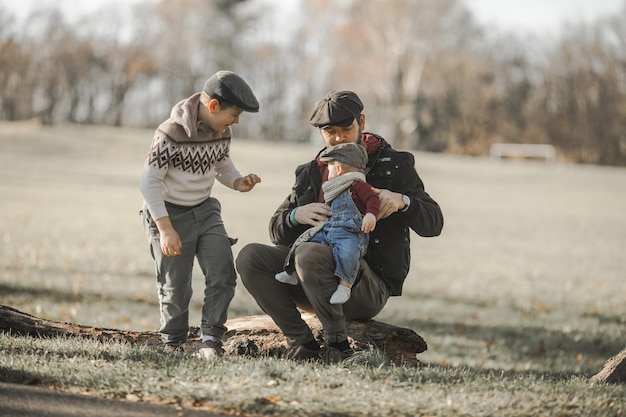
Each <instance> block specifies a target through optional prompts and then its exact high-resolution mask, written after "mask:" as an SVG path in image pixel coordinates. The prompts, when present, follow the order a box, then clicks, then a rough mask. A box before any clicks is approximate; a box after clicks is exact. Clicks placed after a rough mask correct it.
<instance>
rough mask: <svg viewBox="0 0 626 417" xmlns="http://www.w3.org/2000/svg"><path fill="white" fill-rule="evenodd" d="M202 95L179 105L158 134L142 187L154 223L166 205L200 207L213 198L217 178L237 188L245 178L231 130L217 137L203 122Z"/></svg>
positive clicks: (173, 109) (144, 169) (155, 137)
mask: <svg viewBox="0 0 626 417" xmlns="http://www.w3.org/2000/svg"><path fill="white" fill-rule="evenodd" d="M199 102H200V93H196V94H194V95H193V96H191V97H189V98H188V99H185V100H182V101H181V102H179V103H177V104H176V105H175V106H174V107H173V108H172V111H171V113H170V118H169V119H168V120H166V121H165V122H163V123H162V124H161V125H160V126H159V127H158V128H157V130H156V131H155V133H154V137H153V139H152V145H151V146H150V151H149V153H148V157H147V158H146V161H145V163H144V166H143V171H142V173H141V180H140V185H139V188H140V190H141V194H142V195H143V198H144V203H145V205H146V207H147V208H148V210H149V211H150V214H151V216H152V218H153V219H155V220H156V219H159V218H161V217H165V216H167V215H168V214H167V209H166V208H165V201H167V202H169V203H173V204H177V205H181V206H189V207H191V206H195V205H198V204H200V203H201V202H203V201H204V200H206V199H207V198H209V196H210V195H211V190H212V189H213V184H214V183H215V179H216V178H217V180H218V181H219V182H220V183H222V184H224V185H225V186H227V187H229V188H233V189H234V182H235V180H236V179H237V178H241V176H242V175H241V174H240V173H239V171H238V170H237V168H236V167H235V165H234V164H233V162H232V161H231V160H230V158H229V152H230V139H231V129H230V127H229V128H228V129H226V130H225V131H224V132H216V131H214V130H213V129H211V128H210V127H209V126H208V125H207V124H206V123H203V122H202V121H199V120H198V104H199Z"/></svg>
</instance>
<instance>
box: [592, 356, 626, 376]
mask: <svg viewBox="0 0 626 417" xmlns="http://www.w3.org/2000/svg"><path fill="white" fill-rule="evenodd" d="M591 382H594V383H596V382H607V383H622V384H623V383H626V349H624V350H622V351H621V352H620V353H618V354H617V355H615V356H613V357H612V358H610V359H609V360H608V361H606V363H605V364H604V366H603V367H602V370H601V371H600V372H598V373H597V374H595V375H594V376H592V377H591Z"/></svg>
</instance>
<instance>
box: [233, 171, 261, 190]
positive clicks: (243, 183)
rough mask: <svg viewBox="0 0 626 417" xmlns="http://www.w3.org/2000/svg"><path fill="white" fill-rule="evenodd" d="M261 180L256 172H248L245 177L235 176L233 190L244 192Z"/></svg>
mask: <svg viewBox="0 0 626 417" xmlns="http://www.w3.org/2000/svg"><path fill="white" fill-rule="evenodd" d="M260 182H261V178H259V177H258V176H257V175H256V174H248V175H246V176H245V177H241V178H237V179H236V180H235V183H234V184H233V186H234V187H235V190H237V191H241V192H242V193H246V192H248V191H250V190H252V189H253V188H254V186H255V185H257V184H258V183H260Z"/></svg>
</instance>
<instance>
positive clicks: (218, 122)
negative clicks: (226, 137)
mask: <svg viewBox="0 0 626 417" xmlns="http://www.w3.org/2000/svg"><path fill="white" fill-rule="evenodd" d="M216 101H217V100H216ZM241 113H243V109H241V108H239V107H237V106H228V107H223V106H220V105H219V103H217V104H216V105H213V106H211V105H209V114H210V120H209V125H210V126H211V129H213V130H215V131H217V132H223V131H225V130H226V129H227V128H228V126H230V125H233V124H237V123H239V116H240V115H241Z"/></svg>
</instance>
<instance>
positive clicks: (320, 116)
mask: <svg viewBox="0 0 626 417" xmlns="http://www.w3.org/2000/svg"><path fill="white" fill-rule="evenodd" d="M361 111H363V103H362V102H361V99H360V98H359V96H357V95H356V94H355V93H353V92H352V91H331V92H330V93H328V94H326V97H324V98H323V99H321V100H320V101H318V102H317V103H316V104H315V110H314V111H313V114H312V115H311V120H310V121H311V124H312V125H313V126H315V127H325V126H342V127H347V126H350V125H351V124H352V122H353V121H354V119H357V118H358V117H359V116H360V115H361Z"/></svg>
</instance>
